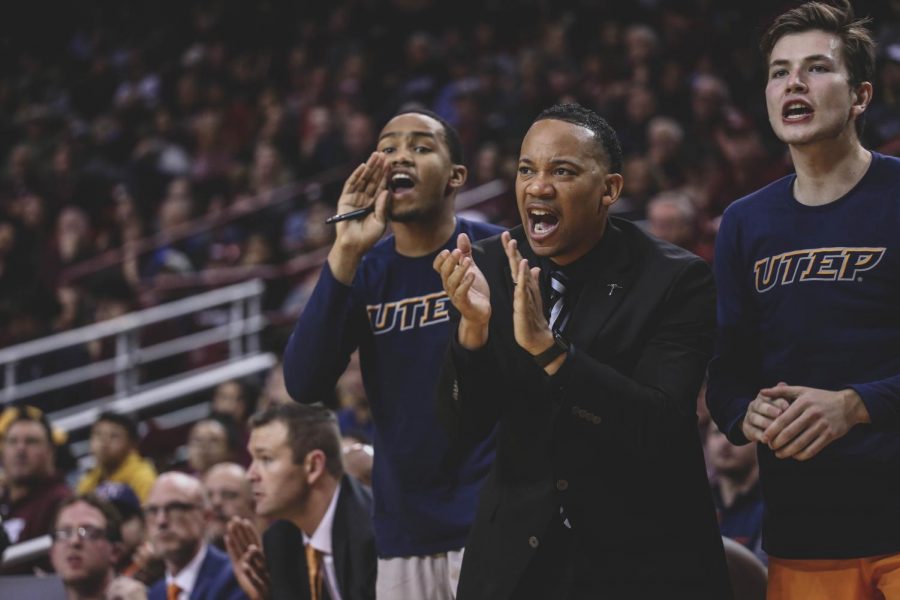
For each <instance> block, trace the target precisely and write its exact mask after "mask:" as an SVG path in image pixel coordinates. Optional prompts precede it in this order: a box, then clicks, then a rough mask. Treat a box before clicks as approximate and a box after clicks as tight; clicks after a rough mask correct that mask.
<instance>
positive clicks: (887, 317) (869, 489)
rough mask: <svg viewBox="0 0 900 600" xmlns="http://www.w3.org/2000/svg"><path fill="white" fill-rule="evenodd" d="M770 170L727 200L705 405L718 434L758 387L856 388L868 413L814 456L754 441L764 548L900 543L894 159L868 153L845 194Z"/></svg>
mask: <svg viewBox="0 0 900 600" xmlns="http://www.w3.org/2000/svg"><path fill="white" fill-rule="evenodd" d="M794 181H795V176H794V175H791V176H788V177H785V178H782V179H780V180H778V181H776V182H774V183H772V184H771V185H769V186H767V187H765V188H763V189H761V190H759V191H757V192H755V193H753V194H751V195H749V196H747V197H745V198H742V199H741V200H739V201H737V202H735V203H734V204H733V205H731V206H730V207H729V208H728V210H726V212H725V215H724V216H723V219H722V224H721V227H720V229H719V234H718V238H717V246H716V261H715V273H716V284H717V286H718V294H719V303H718V319H719V323H718V325H719V333H718V340H717V347H716V354H715V356H714V358H713V361H712V363H711V364H710V383H709V391H708V395H707V398H708V402H709V407H710V412H711V414H712V415H713V418H714V419H715V420H716V422H717V423H718V425H719V428H720V429H721V430H722V431H724V432H726V434H727V435H728V437H729V438H730V439H731V440H732V441H735V442H741V441H745V440H744V436H743V434H742V432H741V421H742V419H743V417H744V414H745V412H746V408H747V405H748V404H749V403H750V401H751V400H752V399H753V398H754V397H755V395H756V393H757V392H758V391H759V389H761V388H764V387H770V386H774V385H776V384H777V383H778V382H779V381H785V382H786V383H788V384H790V385H799V386H809V387H814V388H822V389H826V390H841V389H846V388H848V387H849V388H853V389H855V390H856V391H857V392H858V393H859V395H860V396H861V397H862V399H863V401H864V403H865V405H866V408H867V409H868V411H869V414H870V415H871V417H872V423H871V424H870V425H857V426H856V427H854V428H853V429H851V430H850V432H849V433H848V434H847V435H846V436H845V437H843V438H841V439H839V440H837V441H834V442H832V443H831V444H830V445H829V446H828V447H826V448H825V449H824V450H823V451H822V452H821V453H820V454H819V455H817V456H816V457H814V458H813V459H811V460H809V461H806V462H800V461H797V460H795V459H783V460H782V459H778V458H776V457H775V455H774V453H772V452H771V451H770V450H769V449H768V448H767V447H765V446H762V445H760V446H759V458H760V465H761V476H762V486H763V495H764V498H765V501H766V516H765V519H764V527H763V540H764V541H763V547H764V548H765V550H766V551H767V552H768V553H769V554H771V555H773V556H778V557H783V558H852V557H859V556H873V555H878V554H888V553H895V552H900V160H898V159H896V158H892V157H887V156H883V155H880V154H877V153H873V157H872V164H871V166H870V167H869V170H868V171H867V173H866V174H865V175H864V177H863V178H862V179H861V180H860V182H859V183H858V184H857V185H856V186H855V187H854V188H853V189H852V190H851V191H850V192H848V193H847V194H846V195H845V196H844V197H842V198H840V199H838V200H836V201H834V202H831V203H829V204H826V205H824V206H805V205H802V204H800V203H799V202H797V201H796V200H795V199H794V197H793V193H792V189H793V184H794Z"/></svg>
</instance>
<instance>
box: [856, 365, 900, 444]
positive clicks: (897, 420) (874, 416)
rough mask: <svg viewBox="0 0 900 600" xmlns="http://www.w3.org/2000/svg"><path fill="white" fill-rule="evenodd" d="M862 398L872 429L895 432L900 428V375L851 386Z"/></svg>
mask: <svg viewBox="0 0 900 600" xmlns="http://www.w3.org/2000/svg"><path fill="white" fill-rule="evenodd" d="M850 388H851V389H853V390H854V391H855V392H856V393H857V394H859V397H860V398H862V401H863V404H865V405H866V410H868V411H869V417H870V418H871V420H872V427H874V428H875V429H877V430H881V431H897V429H898V428H900V375H895V376H893V377H888V378H886V379H882V380H880V381H872V382H869V383H857V384H851V385H850Z"/></svg>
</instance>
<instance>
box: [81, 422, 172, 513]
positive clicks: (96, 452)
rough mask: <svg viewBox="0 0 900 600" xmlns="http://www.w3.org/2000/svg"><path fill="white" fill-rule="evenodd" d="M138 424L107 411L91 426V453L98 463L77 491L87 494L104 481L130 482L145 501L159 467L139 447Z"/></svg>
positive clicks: (86, 474) (128, 483) (130, 485)
mask: <svg viewBox="0 0 900 600" xmlns="http://www.w3.org/2000/svg"><path fill="white" fill-rule="evenodd" d="M138 441H139V440H138V430H137V423H135V422H134V419H132V418H131V417H129V416H127V415H123V414H119V413H114V412H104V413H101V414H100V416H99V417H97V421H96V422H95V423H94V424H93V425H92V426H91V438H90V445H91V455H92V456H93V457H94V461H95V466H94V467H93V468H92V469H91V470H90V471H88V472H87V473H85V474H84V476H83V477H82V478H81V479H80V480H79V481H78V486H77V487H76V491H77V492H78V493H79V494H86V493H88V492H92V491H94V490H95V489H96V488H97V486H98V485H100V484H101V483H103V482H105V481H113V482H118V483H124V484H127V485H128V486H129V487H131V489H132V490H133V491H134V493H136V494H137V496H138V498H140V499H141V500H145V499H146V498H147V494H148V493H150V487H151V486H152V485H153V482H154V481H155V480H156V469H154V468H153V465H152V464H151V463H150V462H149V461H147V460H145V459H144V458H143V457H142V456H141V455H140V454H139V453H138V450H137V446H138Z"/></svg>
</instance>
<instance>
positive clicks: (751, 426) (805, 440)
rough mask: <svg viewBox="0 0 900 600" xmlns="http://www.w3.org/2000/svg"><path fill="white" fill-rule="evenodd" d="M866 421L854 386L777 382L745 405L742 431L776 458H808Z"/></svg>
mask: <svg viewBox="0 0 900 600" xmlns="http://www.w3.org/2000/svg"><path fill="white" fill-rule="evenodd" d="M868 421H869V413H868V411H867V410H866V408H865V405H864V404H863V402H862V399H861V398H860V397H859V395H858V394H857V393H856V392H854V391H853V390H850V389H847V390H841V391H837V392H833V391H828V390H821V389H816V388H810V387H803V386H791V385H787V384H786V383H784V382H780V383H779V384H778V385H776V386H775V387H771V388H766V389H763V390H760V392H759V394H758V395H757V396H756V398H755V399H754V400H753V401H752V402H751V403H750V405H749V406H748V407H747V414H746V415H745V416H744V421H743V423H742V431H743V433H744V436H745V437H746V438H747V439H748V440H750V441H755V442H760V443H762V444H766V445H767V446H768V447H769V448H771V449H772V450H773V451H774V452H775V456H777V457H778V458H795V459H797V460H809V459H810V458H812V457H814V456H816V455H817V454H818V453H819V452H821V451H822V449H823V448H825V447H826V446H828V444H830V443H831V442H833V441H834V440H836V439H839V438H841V437H843V436H844V435H846V434H847V432H848V431H849V430H850V428H851V427H853V426H854V425H856V424H859V423H866V422H868Z"/></svg>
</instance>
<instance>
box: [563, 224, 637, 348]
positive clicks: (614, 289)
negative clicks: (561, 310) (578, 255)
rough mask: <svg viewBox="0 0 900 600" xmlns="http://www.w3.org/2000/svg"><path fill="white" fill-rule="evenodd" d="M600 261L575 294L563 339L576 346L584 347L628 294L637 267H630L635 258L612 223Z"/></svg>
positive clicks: (608, 227) (604, 237) (606, 235)
mask: <svg viewBox="0 0 900 600" xmlns="http://www.w3.org/2000/svg"><path fill="white" fill-rule="evenodd" d="M600 243H601V244H604V245H605V248H603V250H602V261H601V263H600V267H599V269H598V270H597V271H596V272H595V273H593V274H591V276H590V277H589V278H588V279H587V281H585V282H584V288H583V289H582V290H581V293H580V294H579V296H578V301H577V302H576V303H575V308H574V310H573V312H572V316H571V317H570V318H569V325H568V326H567V328H566V332H565V335H566V338H568V339H569V341H571V342H572V343H573V344H574V345H575V347H576V348H587V347H589V346H590V344H591V342H592V341H593V340H594V338H595V337H596V336H597V334H598V333H599V332H600V329H601V328H602V327H603V325H604V324H605V323H606V321H607V320H608V319H609V318H610V316H612V314H613V312H615V310H616V308H618V306H619V304H621V303H622V301H623V300H624V299H625V297H626V296H628V293H629V291H630V289H631V286H632V283H633V282H634V276H635V274H636V273H637V270H636V269H632V268H631V267H632V265H633V264H634V257H633V256H632V255H631V250H630V249H629V247H628V244H626V240H625V236H624V234H623V233H622V231H621V230H620V229H619V228H617V227H616V226H615V225H614V224H613V223H612V222H609V223H608V224H607V229H606V232H605V233H604V235H603V240H602V241H601V242H600Z"/></svg>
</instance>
